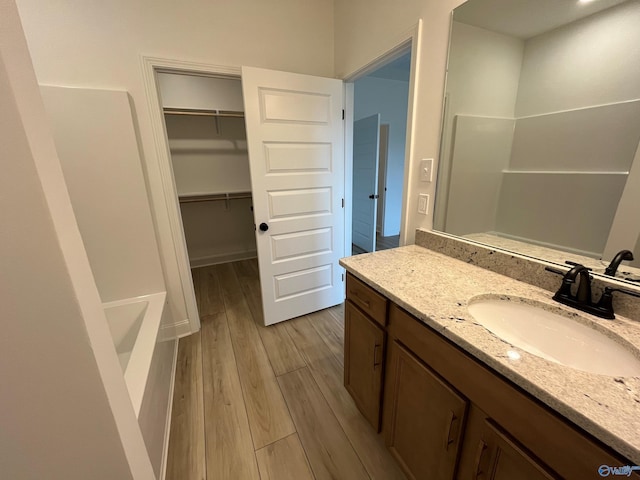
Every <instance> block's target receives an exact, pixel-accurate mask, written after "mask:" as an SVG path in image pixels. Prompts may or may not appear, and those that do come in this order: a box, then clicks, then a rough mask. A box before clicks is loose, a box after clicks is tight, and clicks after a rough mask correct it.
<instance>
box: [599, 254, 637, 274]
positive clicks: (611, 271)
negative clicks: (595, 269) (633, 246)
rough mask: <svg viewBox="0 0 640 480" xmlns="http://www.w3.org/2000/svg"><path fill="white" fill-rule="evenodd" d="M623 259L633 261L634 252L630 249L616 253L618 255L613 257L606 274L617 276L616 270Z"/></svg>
mask: <svg viewBox="0 0 640 480" xmlns="http://www.w3.org/2000/svg"><path fill="white" fill-rule="evenodd" d="M623 260H629V261H632V260H633V252H632V251H630V250H621V251H619V252H618V253H616V256H615V257H613V260H611V263H610V264H609V266H608V267H607V268H606V269H605V271H604V274H605V275H609V276H610V277H615V276H616V271H617V270H618V267H619V266H620V263H621V262H622V261H623Z"/></svg>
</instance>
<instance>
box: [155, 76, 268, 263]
mask: <svg viewBox="0 0 640 480" xmlns="http://www.w3.org/2000/svg"><path fill="white" fill-rule="evenodd" d="M158 84H159V87H160V95H161V98H162V107H163V113H164V120H165V125H166V131H167V138H168V142H169V151H170V153H171V164H172V169H173V177H174V180H175V186H176V191H177V194H178V199H179V202H180V213H181V218H182V225H183V230H184V236H185V240H186V244H187V252H188V256H189V264H190V267H191V268H196V267H201V266H207V265H214V264H218V263H226V262H231V261H235V260H243V259H248V258H255V257H256V256H257V251H256V239H255V234H254V225H253V224H254V222H253V213H252V211H253V204H252V196H251V178H250V172H249V156H248V153H247V134H246V130H245V121H244V103H243V97H242V84H241V82H240V78H229V77H211V76H200V75H193V74H189V75H187V74H176V73H159V74H158Z"/></svg>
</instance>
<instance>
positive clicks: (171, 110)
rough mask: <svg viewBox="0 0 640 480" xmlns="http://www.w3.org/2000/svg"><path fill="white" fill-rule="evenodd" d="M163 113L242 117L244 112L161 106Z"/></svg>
mask: <svg viewBox="0 0 640 480" xmlns="http://www.w3.org/2000/svg"><path fill="white" fill-rule="evenodd" d="M163 111H164V113H165V115H191V116H200V117H231V118H244V112H235V111H231V110H199V109H195V108H193V109H192V108H169V107H165V108H163Z"/></svg>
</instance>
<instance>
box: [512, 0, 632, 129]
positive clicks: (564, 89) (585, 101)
mask: <svg viewBox="0 0 640 480" xmlns="http://www.w3.org/2000/svg"><path fill="white" fill-rule="evenodd" d="M638 25H640V2H637V1H636V2H634V1H632V2H626V3H624V4H622V5H619V6H617V7H613V8H610V9H607V10H605V11H603V12H601V13H599V14H596V15H592V16H590V17H587V18H585V19H583V20H581V21H578V22H575V23H572V24H570V25H568V26H566V27H561V28H559V29H556V30H552V31H551V32H548V33H546V34H542V35H540V36H537V37H534V38H532V39H529V40H527V42H526V46H525V57H524V60H523V64H522V75H521V77H522V78H521V82H520V87H519V91H518V101H517V104H516V115H517V116H518V117H521V116H526V115H534V114H539V113H548V112H556V111H559V110H568V109H573V108H580V107H587V106H594V105H601V104H605V103H612V102H620V101H623V100H630V99H639V98H640V81H638V79H639V78H640V29H639V28H638Z"/></svg>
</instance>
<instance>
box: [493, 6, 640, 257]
mask: <svg viewBox="0 0 640 480" xmlns="http://www.w3.org/2000/svg"><path fill="white" fill-rule="evenodd" d="M638 25H640V2H626V3H625V4H623V5H619V6H617V7H613V8H610V9H607V10H605V11H603V12H601V13H598V14H595V15H592V16H590V17H586V18H585V19H583V20H580V21H578V22H574V23H572V24H569V25H567V26H564V27H561V28H558V29H555V30H552V31H550V32H547V33H544V34H542V35H539V36H537V37H534V38H531V39H528V40H527V41H526V42H525V49H524V57H523V62H522V73H521V78H520V86H519V89H518V100H517V103H516V116H517V117H523V116H529V117H527V118H519V119H518V120H517V122H516V129H515V136H514V146H513V152H512V159H511V168H512V169H514V170H529V171H540V172H541V173H540V174H535V175H523V174H515V175H508V176H507V178H505V183H504V184H503V185H504V187H505V188H504V190H503V195H502V198H501V204H502V208H501V209H500V210H499V212H498V219H497V222H498V224H499V226H500V231H502V232H504V233H507V234H511V235H515V236H517V237H524V238H530V239H532V240H534V241H535V240H537V241H542V242H545V243H547V244H550V245H556V246H558V247H560V248H562V249H577V250H578V251H579V253H581V254H583V255H589V256H594V257H598V256H600V255H601V254H602V252H603V250H606V253H605V258H610V257H612V256H613V254H614V253H615V251H617V250H620V249H623V248H626V249H630V248H632V247H633V245H634V244H635V242H636V239H637V232H638V229H639V228H640V221H639V220H638V205H640V197H638V195H640V194H639V193H637V192H638V191H637V190H635V192H634V193H631V192H632V191H633V189H632V188H628V187H629V186H627V188H625V181H626V178H627V175H626V174H621V173H619V172H627V171H629V168H630V166H631V164H632V161H633V158H634V155H635V154H636V150H637V148H638V141H639V139H640V123H639V122H640V110H639V109H638V107H639V106H640V104H639V103H638V102H637V100H638V99H640V82H639V81H638V78H640V30H639V29H638ZM631 100H636V101H635V102H631ZM618 102H626V103H618ZM610 103H617V104H615V105H606V104H610ZM601 105H605V106H601ZM567 110H569V111H567ZM531 115H533V116H531ZM541 138H544V139H545V141H544V142H542V141H540V139H541ZM558 170H565V171H568V172H574V173H572V174H564V175H560V176H558V175H557V174H554V173H544V172H545V171H546V172H554V171H558ZM593 172H610V173H609V174H607V175H602V174H598V175H594V174H593ZM614 172H615V173H614ZM584 177H588V178H584ZM630 181H631V179H630ZM507 183H508V184H507ZM541 184H542V185H544V186H545V188H544V189H540V185H541ZM623 189H624V192H625V193H624V195H625V196H624V199H625V201H624V202H620V204H619V203H618V202H619V200H620V198H621V194H622V192H623ZM572 192H573V193H572ZM565 195H567V196H566V198H563V197H564V196H565ZM558 203H561V204H562V205H563V209H562V214H560V213H559V211H558V210H556V209H555V207H556V206H557V205H558ZM630 205H634V206H633V207H630ZM620 207H624V208H620ZM517 208H521V209H522V210H521V211H520V212H518V211H517ZM616 208H618V213H617V215H616ZM522 211H526V212H527V217H528V218H527V222H526V225H524V224H522V222H521V220H520V219H521V218H522V213H521V212H522ZM614 216H615V217H616V221H615V223H614V225H615V226H616V227H615V230H616V232H617V233H616V232H612V235H610V234H609V230H610V228H611V226H612V222H613V219H614ZM580 219H581V220H580ZM574 222H575V224H574V225H571V223H574ZM623 225H625V227H622V226H623ZM622 232H629V233H627V234H624V235H623V234H622ZM620 235H621V236H620ZM607 237H609V238H610V240H611V245H610V246H609V247H606V243H607ZM614 238H615V239H616V240H614Z"/></svg>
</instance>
